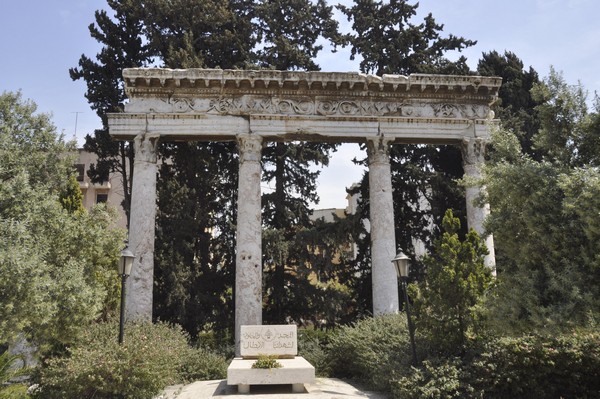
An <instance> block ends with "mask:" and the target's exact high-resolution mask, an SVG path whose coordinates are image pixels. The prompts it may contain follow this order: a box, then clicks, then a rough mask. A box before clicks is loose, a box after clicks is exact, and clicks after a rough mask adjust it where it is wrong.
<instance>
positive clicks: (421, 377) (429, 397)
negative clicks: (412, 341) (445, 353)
mask: <svg viewBox="0 0 600 399" xmlns="http://www.w3.org/2000/svg"><path fill="white" fill-rule="evenodd" d="M438 363H439V364H438ZM391 391H392V394H393V396H394V398H411V399H450V398H461V399H462V398H469V397H473V396H469V395H468V393H470V392H471V391H472V388H471V387H470V386H469V385H466V384H465V377H464V371H463V369H462V362H461V360H460V359H458V358H448V359H443V360H442V361H440V362H431V361H428V360H426V361H424V362H423V363H422V364H421V365H420V366H419V368H413V369H412V370H411V372H410V373H408V374H407V375H405V376H403V377H400V378H398V379H396V380H394V381H392V382H391Z"/></svg>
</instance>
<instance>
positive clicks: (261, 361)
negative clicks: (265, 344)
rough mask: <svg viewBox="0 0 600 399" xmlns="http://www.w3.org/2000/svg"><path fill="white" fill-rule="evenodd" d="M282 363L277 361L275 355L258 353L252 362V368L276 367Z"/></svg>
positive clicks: (279, 366)
mask: <svg viewBox="0 0 600 399" xmlns="http://www.w3.org/2000/svg"><path fill="white" fill-rule="evenodd" d="M281 367H282V365H281V363H279V362H278V361H277V355H258V359H256V361H255V362H254V363H252V368H253V369H269V370H270V369H278V368H281Z"/></svg>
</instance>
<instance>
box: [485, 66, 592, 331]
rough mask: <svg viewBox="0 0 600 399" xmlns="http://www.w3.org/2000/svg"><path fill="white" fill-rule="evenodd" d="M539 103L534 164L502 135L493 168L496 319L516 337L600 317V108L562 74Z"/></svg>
mask: <svg viewBox="0 0 600 399" xmlns="http://www.w3.org/2000/svg"><path fill="white" fill-rule="evenodd" d="M532 95H533V100H534V101H536V102H537V103H538V104H539V105H538V106H536V109H535V111H536V113H537V114H538V115H539V123H540V129H539V130H538V131H537V132H536V133H535V134H534V135H533V136H532V138H531V143H532V150H533V152H534V155H531V154H528V153H527V152H526V151H525V149H524V148H523V147H522V146H521V142H520V140H519V138H520V137H519V136H518V134H516V133H514V132H512V131H508V130H500V131H498V132H496V134H495V136H494V140H493V148H494V151H493V152H492V158H491V162H489V163H488V165H487V167H486V169H485V174H486V178H485V184H486V185H487V188H488V193H489V196H488V199H489V202H490V204H491V206H492V209H493V212H492V214H491V216H490V218H489V221H488V225H487V227H488V229H489V231H491V232H492V233H493V234H494V240H495V242H496V247H497V250H498V252H497V253H498V263H497V267H498V282H499V284H500V288H499V291H498V297H497V298H494V299H493V304H492V309H493V311H492V315H493V316H494V319H495V320H496V321H497V322H498V323H500V324H502V325H504V327H505V328H507V327H508V328H510V329H512V330H513V331H520V330H523V329H525V330H531V329H536V330H540V331H542V330H548V329H550V330H552V329H564V328H569V327H571V326H573V325H582V324H586V323H588V322H589V321H590V320H593V319H595V318H597V316H598V309H600V303H599V302H598V298H599V296H598V294H599V290H600V280H599V279H598V276H599V273H598V265H599V263H598V259H599V258H598V250H599V249H600V248H598V245H597V244H598V236H597V234H598V222H597V215H598V213H599V212H600V209H599V208H598V205H599V203H598V201H597V198H598V197H597V194H598V190H600V186H598V182H599V176H598V166H599V165H598V158H597V154H598V136H599V131H598V127H599V126H600V124H599V122H598V121H599V120H600V116H599V114H598V99H597V98H596V105H595V109H594V111H593V112H589V109H588V106H587V102H586V94H585V92H584V90H583V88H581V87H580V86H570V85H568V84H567V83H566V82H565V81H564V79H563V78H562V76H561V75H560V74H559V73H557V72H555V71H551V73H550V75H549V76H548V78H546V79H545V80H544V81H543V82H541V83H539V84H536V85H534V87H533V90H532Z"/></svg>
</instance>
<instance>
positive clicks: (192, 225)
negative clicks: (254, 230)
mask: <svg viewBox="0 0 600 399" xmlns="http://www.w3.org/2000/svg"><path fill="white" fill-rule="evenodd" d="M161 152H162V156H163V157H164V158H165V159H166V158H169V159H170V162H165V163H163V164H162V165H161V168H160V171H159V181H158V184H157V191H158V193H157V195H158V203H159V209H158V211H157V227H158V228H157V232H156V243H157V245H156V249H155V285H154V316H155V318H157V319H160V320H167V321H169V322H172V323H177V324H179V325H181V326H182V327H183V328H184V329H185V330H186V331H187V332H188V333H190V335H191V336H192V337H194V338H195V337H196V336H197V335H198V334H199V333H201V332H203V331H209V330H214V331H215V333H216V334H217V335H220V336H222V335H227V332H228V331H229V330H230V329H231V328H232V326H233V324H234V323H233V288H232V287H233V283H234V274H235V268H234V263H235V252H234V250H235V224H233V223H232V222H231V221H232V220H234V218H235V213H236V207H237V196H236V193H237V180H236V179H237V169H238V168H237V160H236V159H235V157H234V154H235V144H234V143H197V142H192V143H177V144H168V145H164V146H163V147H162V150H161ZM215 158H216V160H215ZM190 159H194V160H195V162H190ZM229 336H231V335H229Z"/></svg>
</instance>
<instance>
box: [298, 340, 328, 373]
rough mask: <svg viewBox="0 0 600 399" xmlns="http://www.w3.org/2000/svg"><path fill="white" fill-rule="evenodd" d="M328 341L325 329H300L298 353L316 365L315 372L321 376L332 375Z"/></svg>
mask: <svg viewBox="0 0 600 399" xmlns="http://www.w3.org/2000/svg"><path fill="white" fill-rule="evenodd" d="M328 343H329V338H328V336H327V333H326V332H325V331H321V330H312V329H304V328H303V329H300V330H298V354H299V355H300V356H302V357H304V358H305V359H306V360H307V361H308V362H309V363H310V364H312V365H313V366H314V368H315V374H316V375H317V376H319V377H329V375H330V366H331V364H330V360H329V353H328V351H327V345H328Z"/></svg>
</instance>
